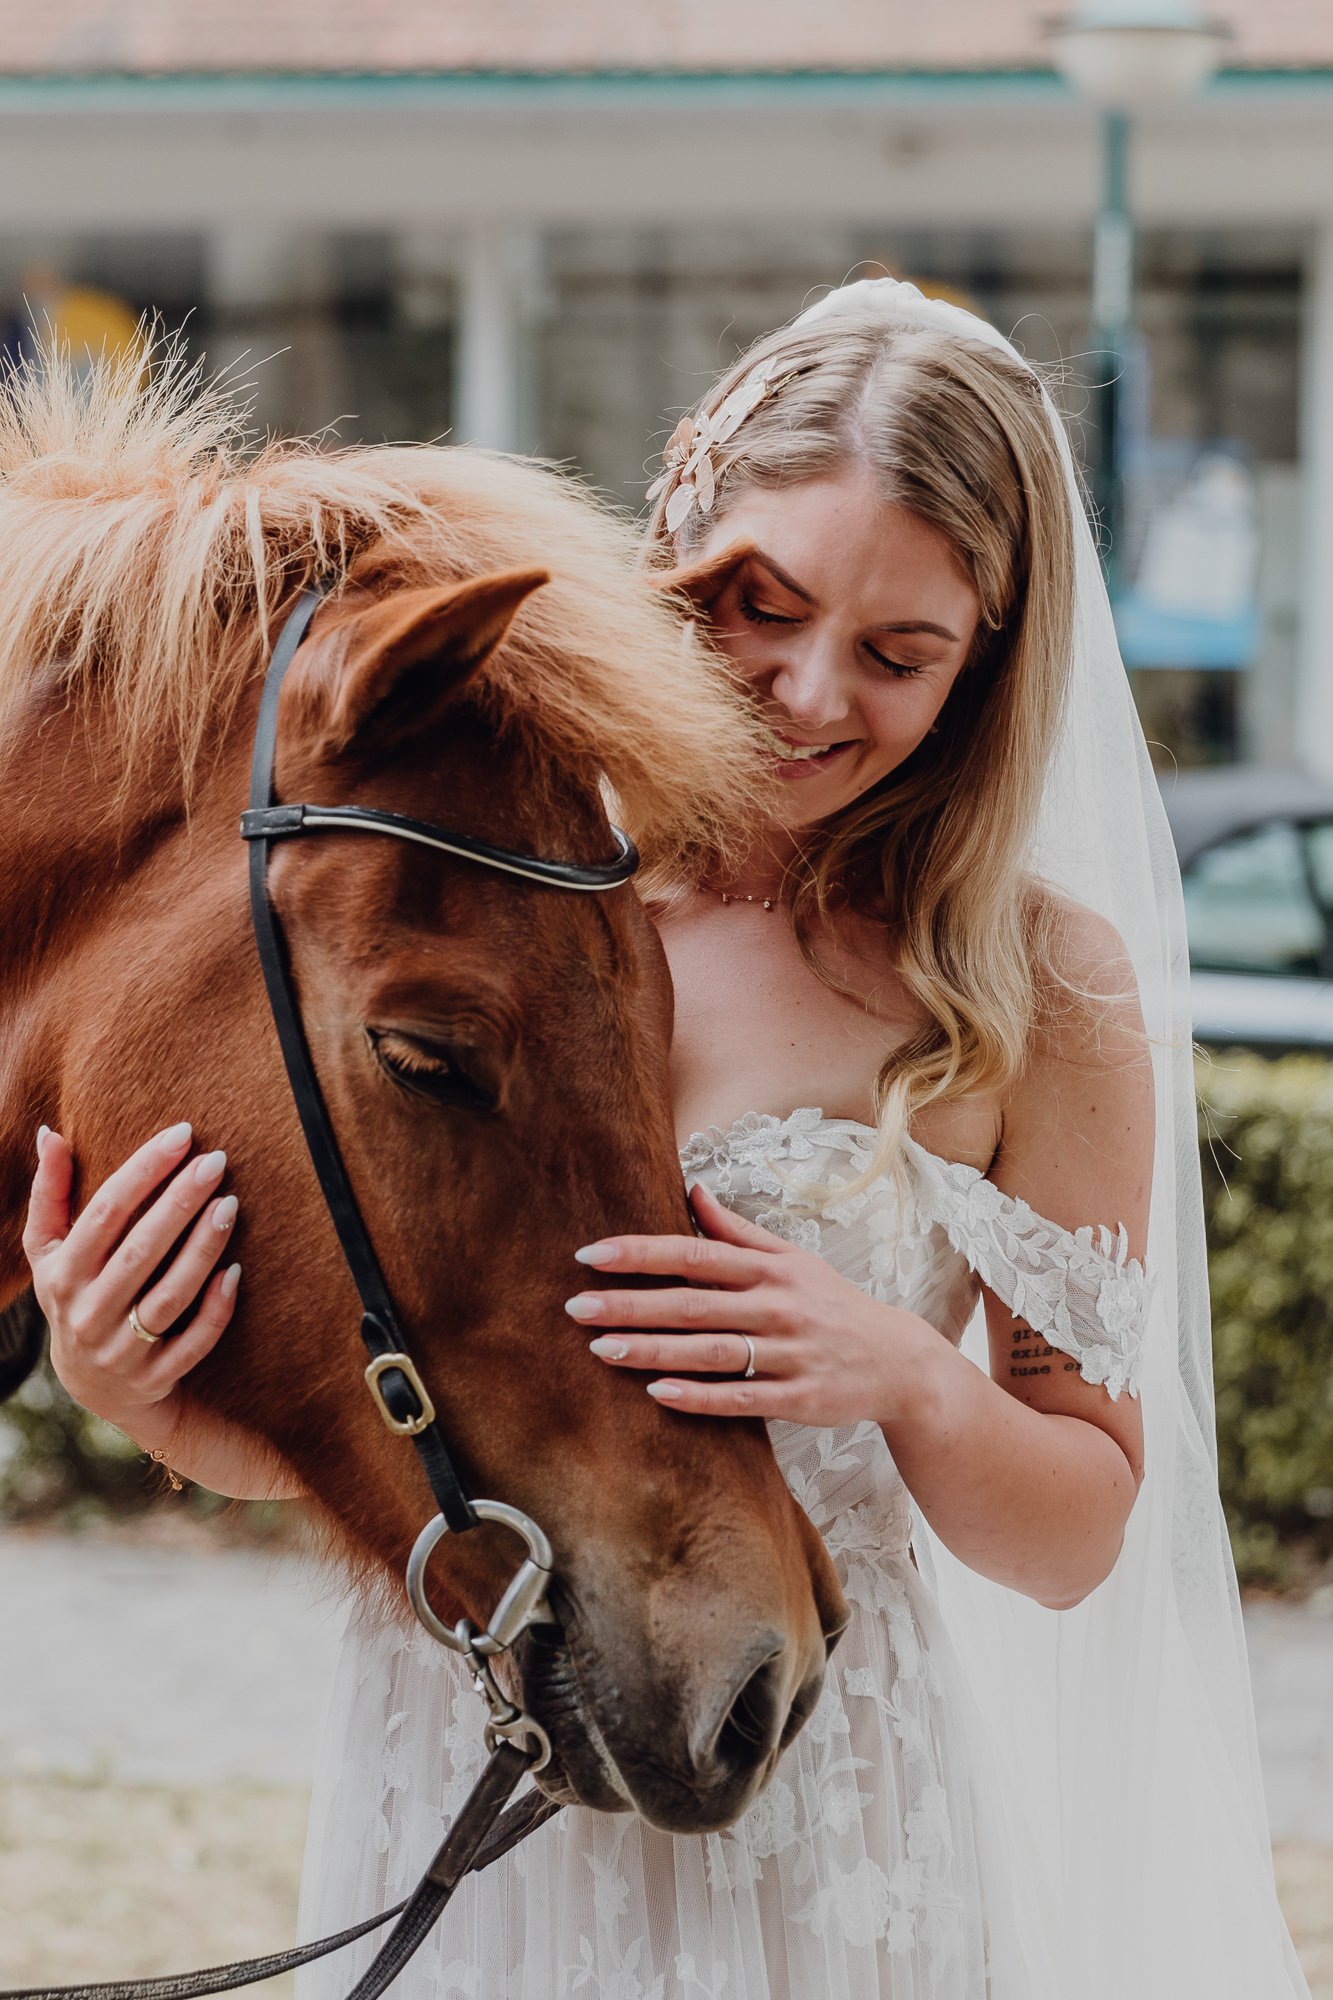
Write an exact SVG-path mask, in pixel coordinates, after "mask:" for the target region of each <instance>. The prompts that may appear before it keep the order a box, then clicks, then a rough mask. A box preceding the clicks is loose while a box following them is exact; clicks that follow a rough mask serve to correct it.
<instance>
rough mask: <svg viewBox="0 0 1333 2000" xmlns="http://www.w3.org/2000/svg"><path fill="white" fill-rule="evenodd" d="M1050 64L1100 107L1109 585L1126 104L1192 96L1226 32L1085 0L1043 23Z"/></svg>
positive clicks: (1126, 241) (1143, 8) (1100, 314)
mask: <svg viewBox="0 0 1333 2000" xmlns="http://www.w3.org/2000/svg"><path fill="white" fill-rule="evenodd" d="M1047 33H1048V34H1049V36H1050V39H1051V43H1052V50H1051V53H1052V55H1053V58H1054V61H1055V66H1056V68H1057V69H1058V70H1059V71H1060V73H1061V74H1062V76H1064V77H1065V79H1066V80H1067V81H1068V82H1069V83H1071V84H1072V85H1073V87H1074V89H1075V90H1076V91H1078V93H1079V94H1080V96H1083V97H1087V98H1089V99H1090V100H1091V101H1092V102H1093V103H1094V104H1096V105H1098V106H1099V107H1100V108H1101V134H1102V194H1101V207H1100V209H1099V211H1098V215H1097V220H1096V223H1095V225H1094V228H1093V238H1092V329H1093V345H1094V347H1095V348H1096V349H1097V351H1098V352H1099V354H1100V355H1101V357H1102V360H1101V366H1100V369H1099V373H1100V375H1101V376H1102V377H1103V378H1104V379H1103V380H1102V382H1101V384H1100V386H1099V389H1098V392H1097V400H1098V410H1097V460H1096V465H1095V467H1094V473H1093V495H1094V498H1095V500H1096V502H1097V511H1098V514H1099V516H1100V518H1101V521H1102V524H1103V530H1104V534H1105V537H1106V550H1107V553H1106V566H1107V581H1108V583H1111V584H1112V585H1113V586H1114V583H1115V581H1116V578H1115V570H1116V566H1117V564H1118V560H1119V556H1120V546H1121V530H1122V528H1123V525H1124V523H1123V511H1124V509H1123V493H1122V481H1121V467H1120V448H1119V447H1120V436H1119V433H1120V412H1121V401H1122V392H1123V376H1124V371H1125V366H1126V363H1127V359H1128V356H1129V350H1130V345H1131V341H1132V338H1133V328H1134V219H1133V216H1132V214H1131V211H1130V206H1129V186H1128V181H1129V133H1130V116H1131V114H1132V113H1133V112H1134V111H1137V110H1140V109H1143V108H1145V107H1149V106H1152V105H1156V104H1166V103H1171V102H1173V101H1179V100H1181V99H1183V98H1186V97H1189V96H1192V95H1193V93H1194V92H1195V91H1197V90H1198V89H1199V88H1200V87H1201V86H1202V85H1203V84H1204V83H1205V82H1206V81H1207V80H1208V78H1209V77H1210V76H1211V75H1212V73H1213V71H1214V70H1215V69H1216V68H1217V65H1218V63H1219V62H1220V61H1221V58H1222V48H1223V44H1224V43H1225V42H1226V40H1227V39H1228V38H1229V36H1230V34H1231V30H1230V28H1229V27H1228V26H1227V25H1226V24H1225V23H1223V22H1220V21H1212V20H1205V19H1204V18H1203V16H1202V15H1201V14H1200V13H1199V11H1198V9H1197V8H1196V7H1194V6H1193V5H1191V4H1190V0H1084V4H1083V5H1081V6H1079V7H1077V8H1076V9H1075V10H1074V12H1073V13H1072V14H1066V15H1063V16H1061V17H1060V18H1059V19H1057V20H1053V21H1051V22H1049V23H1048V24H1047Z"/></svg>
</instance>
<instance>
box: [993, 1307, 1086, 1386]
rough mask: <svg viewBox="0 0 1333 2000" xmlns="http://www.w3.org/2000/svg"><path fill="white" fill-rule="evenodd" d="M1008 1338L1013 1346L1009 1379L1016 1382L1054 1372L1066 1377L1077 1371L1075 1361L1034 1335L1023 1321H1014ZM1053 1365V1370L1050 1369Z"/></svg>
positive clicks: (1010, 1354)
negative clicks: (1031, 1376)
mask: <svg viewBox="0 0 1333 2000" xmlns="http://www.w3.org/2000/svg"><path fill="white" fill-rule="evenodd" d="M1010 1338H1011V1339H1012V1340H1013V1342H1014V1345H1013V1346H1012V1347H1011V1348H1010V1349H1009V1377H1010V1380H1011V1381H1018V1380H1019V1379H1020V1378H1022V1377H1023V1376H1026V1375H1050V1374H1052V1373H1053V1372H1055V1370H1058V1371H1059V1372H1060V1373H1062V1374H1065V1375H1068V1374H1071V1373H1076V1372H1077V1370H1078V1363H1077V1361H1071V1360H1070V1359H1069V1357H1068V1355H1066V1354H1061V1353H1060V1351H1059V1349H1058V1348H1055V1347H1052V1346H1051V1344H1050V1342H1049V1341H1047V1340H1043V1338H1042V1336H1041V1335H1040V1334H1039V1333H1034V1332H1033V1330H1032V1328H1031V1327H1030V1326H1029V1325H1028V1324H1027V1323H1026V1321H1025V1320H1021V1319H1016V1320H1015V1321H1014V1323H1013V1330H1012V1332H1011V1335H1010ZM1052 1363H1054V1364H1055V1370H1053V1368H1052Z"/></svg>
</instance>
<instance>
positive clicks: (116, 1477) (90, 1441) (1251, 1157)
mask: <svg viewBox="0 0 1333 2000" xmlns="http://www.w3.org/2000/svg"><path fill="white" fill-rule="evenodd" d="M1198 1083H1199V1094H1200V1128H1199V1129H1200V1142H1201V1154H1202V1161H1203V1184H1204V1202H1205V1205H1206V1209H1207V1214H1208V1237H1209V1245H1210V1254H1209V1270H1210V1278H1211V1283H1212V1295H1213V1347H1214V1370H1215V1382H1216V1390H1217V1429H1218V1463H1219V1471H1220V1477H1221V1485H1222V1497H1223V1500H1224V1502H1225V1505H1226V1510H1227V1518H1228V1520H1229V1522H1230V1525H1231V1533H1232V1542H1233V1545H1234V1547H1235V1550H1236V1560H1237V1564H1238V1566H1239V1568H1240V1570H1241V1574H1242V1575H1243V1576H1244V1577H1246V1578H1248V1579H1249V1580H1251V1581H1261V1580H1262V1581H1272V1582H1283V1581H1286V1580H1288V1579H1289V1577H1290V1576H1291V1575H1292V1574H1293V1573H1294V1571H1295V1570H1297V1569H1299V1568H1302V1567H1306V1568H1308V1566H1309V1563H1310V1560H1311V1559H1312V1558H1313V1559H1314V1560H1315V1561H1318V1562H1325V1561H1328V1560H1329V1559H1330V1558H1333V1064H1330V1063H1327V1062H1325V1061H1323V1060H1321V1059H1319V1058H1316V1057H1311V1056H1287V1057H1283V1058H1282V1059H1281V1060H1279V1061H1275V1062H1274V1061H1266V1060H1264V1059H1263V1058H1262V1057H1259V1056H1255V1055H1251V1054H1249V1053H1247V1052H1245V1051H1227V1052H1225V1053H1222V1054H1218V1055H1216V1056H1215V1057H1213V1058H1211V1059H1205V1060H1201V1061H1200V1063H1199V1066H1198ZM160 1490H161V1481H160V1479H159V1477H158V1475H157V1473H156V1472H155V1470H154V1469H153V1468H151V1467H150V1466H149V1465H148V1464H147V1461H145V1460H144V1459H143V1458H142V1457H141V1456H139V1455H138V1454H137V1453H136V1452H135V1451H134V1450H133V1449H132V1447H130V1446H129V1445H128V1444H127V1443H126V1441H125V1440H124V1439H123V1438H122V1437H121V1435H120V1433H119V1432H118V1431H113V1430H112V1429H111V1428H110V1427H109V1426H108V1425H106V1424H102V1423H99V1422H98V1421H97V1419H96V1418H95V1417H90V1416H88V1415H86V1413H85V1412H83V1411H81V1410H79V1409H77V1408H76V1407H75V1406H74V1405H73V1404H72V1403H71V1402H70V1401H69V1398H68V1397H67V1396H66V1395H65V1394H64V1392H63V1390H62V1389H61V1388H60V1387H59V1384H58V1383H56V1382H55V1381H54V1379H53V1378H52V1377H51V1375H50V1374H49V1372H48V1371H47V1370H46V1369H45V1368H43V1369H42V1370H41V1371H40V1372H39V1373H38V1374H37V1375H35V1376H34V1377H33V1378H32V1380H31V1381H30V1382H29V1383H27V1384H26V1386H25V1387H24V1388H23V1389H22V1390H20V1392H19V1394H18V1395H17V1397H15V1398H14V1399H13V1401H12V1402H10V1403H9V1404H7V1405H5V1406H3V1407H2V1408H0V1512H4V1513H6V1514H8V1515H9V1516H10V1518H14V1517H15V1516H18V1517H23V1516H25V1515H26V1516H29V1517H31V1516H34V1515H38V1514H44V1515H47V1516H48V1517H49V1516H52V1515H56V1516H64V1517H65V1518H66V1519H69V1518H71V1517H73V1518H77V1516H78V1515H79V1514H81V1513H84V1512H86V1511H88V1510H90V1509H100V1508H111V1509H115V1510H117V1511H119V1510H123V1509H126V1508H136V1507H141V1506H145V1505H147V1504H148V1503H149V1502H150V1501H151V1500H152V1499H153V1498H154V1497H155V1496H156V1495H157V1494H158V1493H159V1492H160ZM178 1504H180V1503H178ZM183 1504H185V1505H187V1506H189V1507H191V1508H197V1509H199V1510H200V1511H211V1510H212V1509H213V1508H215V1507H217V1506H218V1505H220V1504H223V1503H220V1502H217V1501H215V1500H214V1499H213V1498H212V1496H210V1495H205V1494H202V1493H192V1494H191V1495H190V1497H189V1498H188V1499H186V1500H184V1503H183Z"/></svg>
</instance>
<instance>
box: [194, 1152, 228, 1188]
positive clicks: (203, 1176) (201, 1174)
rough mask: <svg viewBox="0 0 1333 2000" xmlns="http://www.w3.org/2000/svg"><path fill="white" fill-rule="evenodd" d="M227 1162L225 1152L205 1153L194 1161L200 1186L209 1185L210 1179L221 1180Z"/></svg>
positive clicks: (195, 1172)
mask: <svg viewBox="0 0 1333 2000" xmlns="http://www.w3.org/2000/svg"><path fill="white" fill-rule="evenodd" d="M226 1164H227V1155H226V1154H225V1153H204V1154H203V1155H201V1157H200V1158H199V1159H197V1160H196V1161H195V1163H194V1177H195V1179H196V1180H197V1181H198V1183H199V1185H200V1187H207V1186H208V1183H209V1182H210V1181H220V1180H221V1179H222V1170H223V1168H224V1167H225V1166H226Z"/></svg>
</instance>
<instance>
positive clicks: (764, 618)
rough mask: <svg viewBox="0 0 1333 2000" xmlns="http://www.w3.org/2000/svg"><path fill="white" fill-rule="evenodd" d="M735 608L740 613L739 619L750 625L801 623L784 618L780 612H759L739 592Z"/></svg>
mask: <svg viewBox="0 0 1333 2000" xmlns="http://www.w3.org/2000/svg"><path fill="white" fill-rule="evenodd" d="M737 608H738V609H739V611H740V614H741V617H742V618H748V619H749V621H750V623H751V624H752V625H799V624H800V623H801V620H800V619H799V618H788V617H785V616H784V615H783V613H782V612H780V611H761V610H760V609H759V606H758V605H757V604H756V603H755V602H754V600H753V599H752V598H749V597H747V596H746V595H745V592H744V591H742V592H741V594H740V596H739V598H738V600H737Z"/></svg>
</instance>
